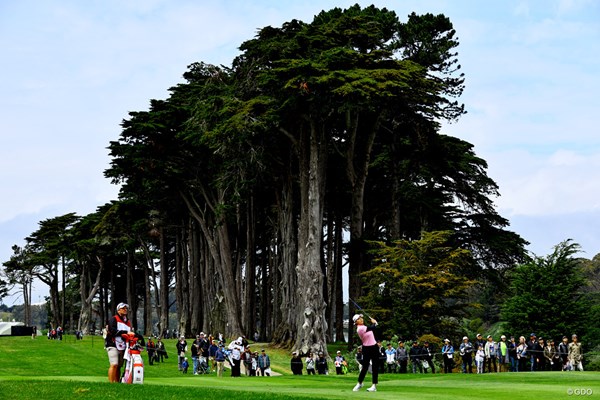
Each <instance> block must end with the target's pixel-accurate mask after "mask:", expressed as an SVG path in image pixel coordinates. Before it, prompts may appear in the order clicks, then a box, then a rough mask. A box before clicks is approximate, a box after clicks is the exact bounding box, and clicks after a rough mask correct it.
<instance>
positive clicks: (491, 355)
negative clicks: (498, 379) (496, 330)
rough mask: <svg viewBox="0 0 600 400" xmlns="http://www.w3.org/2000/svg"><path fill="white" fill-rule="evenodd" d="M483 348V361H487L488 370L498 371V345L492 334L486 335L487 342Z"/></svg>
mask: <svg viewBox="0 0 600 400" xmlns="http://www.w3.org/2000/svg"><path fill="white" fill-rule="evenodd" d="M483 349H484V351H485V361H486V362H487V367H488V368H487V369H488V372H496V371H498V364H496V360H497V358H498V345H497V343H496V342H494V338H493V337H492V335H488V337H487V342H486V343H485V347H484V348H483Z"/></svg>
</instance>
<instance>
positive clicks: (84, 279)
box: [77, 257, 104, 335]
mask: <svg viewBox="0 0 600 400" xmlns="http://www.w3.org/2000/svg"><path fill="white" fill-rule="evenodd" d="M96 260H97V261H98V272H97V274H96V280H95V281H94V284H93V285H91V287H90V285H89V284H88V282H89V281H90V280H91V279H90V278H91V271H90V265H89V264H88V263H83V265H82V271H81V275H80V277H79V294H80V296H81V313H80V314H79V322H78V324H77V330H79V331H82V332H83V334H84V335H87V334H88V333H89V332H90V329H89V328H90V322H91V320H92V312H93V309H92V307H93V301H94V297H96V293H97V292H98V290H99V289H100V284H101V278H102V271H103V270H104V260H103V259H102V258H100V257H96Z"/></svg>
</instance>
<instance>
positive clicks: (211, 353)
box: [208, 339, 219, 372]
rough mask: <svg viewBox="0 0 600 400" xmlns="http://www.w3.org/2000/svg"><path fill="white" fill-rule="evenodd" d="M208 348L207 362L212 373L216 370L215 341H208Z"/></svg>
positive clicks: (216, 346) (216, 345)
mask: <svg viewBox="0 0 600 400" xmlns="http://www.w3.org/2000/svg"><path fill="white" fill-rule="evenodd" d="M210 343H211V344H210V346H209V347H208V361H209V365H210V368H211V369H212V370H213V372H214V371H216V370H217V362H216V361H215V355H216V353H217V349H218V348H219V346H218V344H217V341H216V340H215V339H212V340H211V341H210Z"/></svg>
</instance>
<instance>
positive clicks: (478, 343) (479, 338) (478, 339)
mask: <svg viewBox="0 0 600 400" xmlns="http://www.w3.org/2000/svg"><path fill="white" fill-rule="evenodd" d="M485 343H486V341H485V340H484V339H483V335H482V334H481V333H478V334H477V336H476V338H475V343H474V345H475V346H474V349H477V350H478V349H479V346H481V348H482V349H485ZM484 351H485V350H484ZM484 372H485V364H484V365H483V372H481V373H484Z"/></svg>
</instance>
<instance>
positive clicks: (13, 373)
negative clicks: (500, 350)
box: [0, 336, 600, 400]
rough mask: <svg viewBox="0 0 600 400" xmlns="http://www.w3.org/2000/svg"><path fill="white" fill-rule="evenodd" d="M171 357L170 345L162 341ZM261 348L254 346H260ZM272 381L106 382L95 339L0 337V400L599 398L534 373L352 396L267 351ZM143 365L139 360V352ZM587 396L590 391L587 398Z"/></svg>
mask: <svg viewBox="0 0 600 400" xmlns="http://www.w3.org/2000/svg"><path fill="white" fill-rule="evenodd" d="M166 346H167V351H170V352H171V353H173V355H174V351H173V350H174V348H175V341H172V340H169V341H166ZM261 347H262V346H261ZM268 353H269V354H270V355H271V358H272V362H273V364H274V365H273V369H274V370H275V371H277V372H280V373H282V374H283V375H282V376H274V377H245V376H242V377H241V378H231V377H230V376H229V371H226V373H225V376H224V377H223V378H220V379H219V378H217V377H216V376H215V375H214V374H213V375H208V376H203V375H200V376H194V375H193V374H188V375H182V374H181V373H180V372H179V371H178V370H177V361H176V359H175V357H174V356H173V357H171V358H169V359H168V360H167V361H166V362H165V363H162V364H160V365H153V366H150V365H146V367H145V382H144V385H122V384H109V383H108V380H107V377H106V372H107V368H108V360H107V357H106V353H105V351H104V348H103V342H102V339H101V338H98V337H94V338H92V337H89V336H88V337H86V338H84V340H83V341H75V340H74V338H73V337H71V336H67V337H65V340H63V341H62V342H59V341H50V340H47V339H46V338H45V337H38V338H37V339H35V340H31V338H28V337H18V338H13V337H0V400H6V399H37V400H42V399H44V400H52V399H62V400H67V399H69V400H70V399H127V400H137V399H139V400H150V399H177V400H182V399H191V398H200V399H219V400H225V399H253V400H255V399H265V398H268V399H270V400H279V399H291V398H300V399H302V398H304V399H308V398H312V399H351V398H357V399H358V398H365V397H367V398H375V399H406V400H410V399H419V400H424V399H436V400H437V399H448V400H458V399H478V400H479V399H507V400H508V399H510V400H519V399H527V400H530V399H536V400H537V399H539V400H542V399H562V398H564V399H568V398H596V397H598V398H600V374H598V373H596V372H583V373H581V372H536V373H527V372H525V373H502V374H484V375H463V374H450V375H443V374H437V375H431V374H428V375H412V374H408V375H399V374H384V375H381V378H380V384H379V391H378V392H377V393H367V392H366V391H365V388H366V387H367V386H368V385H369V384H370V375H368V376H367V381H366V382H365V388H363V390H361V391H360V392H352V388H353V386H354V385H355V383H356V374H350V375H345V376H336V375H329V376H310V377H309V376H307V375H303V376H293V375H290V373H289V368H288V367H289V357H288V354H287V352H286V351H283V350H279V349H274V348H269V349H268ZM144 360H145V361H146V356H145V355H144ZM590 393H591V394H590Z"/></svg>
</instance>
